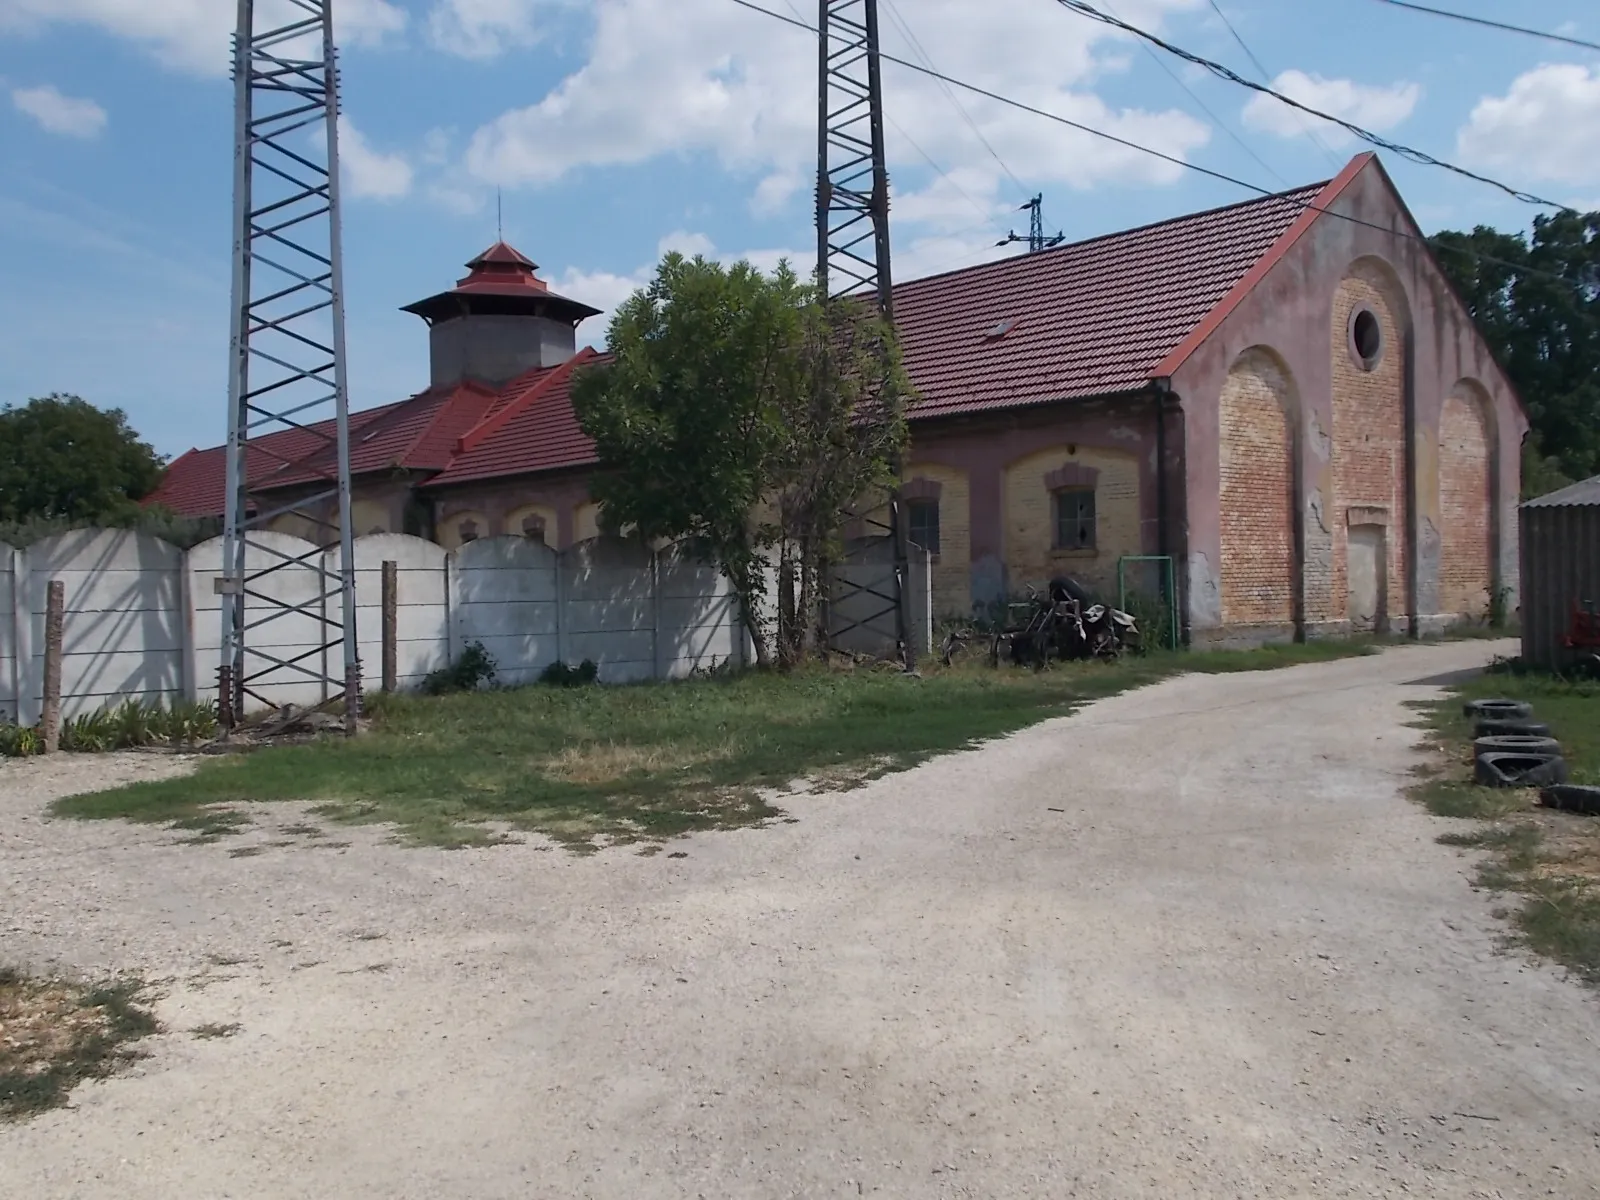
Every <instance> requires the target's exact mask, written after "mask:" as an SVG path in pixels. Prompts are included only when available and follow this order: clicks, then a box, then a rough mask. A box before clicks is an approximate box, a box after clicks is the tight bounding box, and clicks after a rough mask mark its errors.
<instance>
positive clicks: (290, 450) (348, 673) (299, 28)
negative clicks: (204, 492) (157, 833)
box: [217, 0, 361, 732]
mask: <svg viewBox="0 0 1600 1200" xmlns="http://www.w3.org/2000/svg"><path fill="white" fill-rule="evenodd" d="M238 6H239V7H238V28H237V32H236V33H235V35H234V47H233V84H234V119H235V126H234V188H233V202H234V221H233V305H232V330H231V338H230V343H229V378H228V446H227V483H226V486H227V498H226V510H225V513H224V521H225V529H224V533H223V573H222V576H221V578H220V579H218V581H217V591H218V592H219V593H220V594H221V597H222V655H221V657H222V661H221V668H220V670H219V672H218V702H219V708H220V710H221V716H222V718H223V724H224V727H225V728H226V727H231V726H232V725H233V724H234V723H235V722H237V721H238V720H239V719H240V717H241V716H242V715H243V712H244V705H245V700H246V697H249V698H252V699H254V700H257V701H258V702H260V703H262V704H265V705H268V706H272V707H277V705H274V704H273V701H272V700H271V699H270V698H269V697H268V695H266V694H265V693H264V691H263V689H264V688H267V687H271V686H273V685H280V684H287V683H298V684H302V685H310V686H309V687H308V688H306V689H304V690H306V691H309V692H310V693H312V694H313V695H316V696H318V697H319V700H318V702H319V703H324V704H325V703H327V702H329V701H333V700H336V699H338V698H340V697H341V696H342V698H343V708H344V718H345V729H346V731H347V732H354V729H355V719H356V716H357V715H358V712H359V706H360V682H361V672H360V663H359V659H358V657H357V642H356V624H355V560H354V557H353V554H352V531H351V519H350V424H349V398H348V392H347V390H346V386H345V331H344V278H343V266H342V262H341V253H340V226H339V214H340V206H339V138H338V117H339V96H338V92H339V86H338V65H337V60H336V54H335V50H334V37H333V11H332V9H333V0H278V2H273V0H263V2H262V3H261V4H260V5H259V6H258V5H257V4H256V3H255V0H238ZM258 8H259V12H260V14H262V15H261V17H260V18H259V19H258ZM267 434H280V435H282V436H279V437H275V438H272V439H271V440H270V441H262V438H263V436H264V435H267ZM285 518H293V520H291V521H289V522H288V524H290V525H292V526H294V527H295V528H296V530H297V531H299V532H302V533H304V534H310V535H311V540H312V541H313V542H314V543H315V544H316V548H315V549H314V550H310V551H306V552H303V553H289V552H286V551H285V550H283V549H281V548H280V547H279V546H277V545H275V544H273V542H274V539H272V538H268V537H263V536H262V534H263V532H264V531H266V530H268V529H271V528H273V527H275V526H276V527H279V528H281V527H282V526H283V524H284V523H285ZM333 546H337V547H338V551H339V553H338V566H337V567H336V568H335V567H330V566H329V564H328V559H329V555H328V553H327V551H328V549H329V548H331V547H333ZM307 630H310V631H311V632H309V633H308V632H307Z"/></svg>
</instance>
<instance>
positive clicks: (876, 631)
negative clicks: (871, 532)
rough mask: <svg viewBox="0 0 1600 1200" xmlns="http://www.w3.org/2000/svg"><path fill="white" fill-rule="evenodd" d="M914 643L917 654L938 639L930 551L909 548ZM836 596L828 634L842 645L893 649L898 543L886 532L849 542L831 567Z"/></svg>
mask: <svg viewBox="0 0 1600 1200" xmlns="http://www.w3.org/2000/svg"><path fill="white" fill-rule="evenodd" d="M908 566H909V568H910V570H909V578H908V580H907V586H908V587H909V589H910V592H911V597H910V609H911V630H910V636H911V644H912V646H913V648H915V650H916V652H917V653H918V654H926V653H928V648H929V647H930V646H931V645H932V644H933V595H932V591H931V589H930V587H929V579H930V576H931V575H932V570H931V560H930V558H929V555H928V552H927V551H926V550H923V549H922V548H920V547H918V546H912V547H911V548H910V557H909V561H908ZM831 584H832V586H831V588H830V592H831V595H832V600H831V602H830V603H829V605H828V625H829V630H828V632H829V637H830V640H831V641H832V643H833V644H834V645H835V646H836V647H837V648H839V649H841V650H848V651H851V652H853V653H856V654H874V655H888V654H892V653H893V652H894V644H895V613H894V608H893V605H892V604H891V603H890V601H889V600H887V599H885V598H884V597H886V596H892V595H893V591H894V548H893V546H892V545H891V544H890V542H889V539H888V538H886V537H876V538H860V539H857V540H855V541H853V542H851V543H849V544H848V545H847V546H846V547H845V555H844V557H843V558H842V559H841V560H840V561H839V562H837V563H835V564H834V565H833V567H832V570H831Z"/></svg>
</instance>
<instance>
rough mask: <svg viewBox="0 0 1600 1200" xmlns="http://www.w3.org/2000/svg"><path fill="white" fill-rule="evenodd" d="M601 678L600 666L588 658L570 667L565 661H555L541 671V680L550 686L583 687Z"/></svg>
mask: <svg viewBox="0 0 1600 1200" xmlns="http://www.w3.org/2000/svg"><path fill="white" fill-rule="evenodd" d="M599 678H600V668H599V666H598V665H596V663H595V662H594V660H592V659H588V658H586V659H584V660H583V661H582V662H581V663H579V664H578V665H577V666H575V667H569V666H567V664H566V663H564V662H553V663H551V664H550V665H549V666H548V667H546V668H545V669H544V670H543V671H540V672H539V682H540V683H543V684H547V685H548V686H550V687H583V686H585V685H586V684H590V683H593V682H594V681H595V680H597V679H599Z"/></svg>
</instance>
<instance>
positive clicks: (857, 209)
mask: <svg viewBox="0 0 1600 1200" xmlns="http://www.w3.org/2000/svg"><path fill="white" fill-rule="evenodd" d="M818 5H819V11H818V19H817V31H818V33H817V46H818V55H817V57H818V64H817V75H818V80H817V286H818V290H819V291H821V293H822V294H823V295H824V296H825V297H827V299H828V300H829V302H830V303H864V304H873V305H875V306H876V308H877V310H878V312H880V313H881V314H882V316H883V319H884V320H885V322H887V323H888V324H889V326H890V327H891V328H892V327H893V324H894V294H893V288H894V282H893V275H892V273H891V271H890V263H889V171H888V166H887V163H886V160H885V155H884V145H883V77H882V71H881V62H880V58H879V40H878V0H818ZM897 402H898V401H897ZM893 467H894V477H895V486H894V487H893V488H891V490H890V493H889V497H888V520H887V522H886V523H883V522H878V521H876V520H871V519H870V518H869V520H870V523H871V524H873V525H875V526H877V527H878V528H880V529H882V530H884V531H885V532H886V533H887V534H888V537H889V540H890V543H891V544H892V546H893V550H894V570H893V573H892V576H891V579H890V583H889V585H888V587H887V588H884V589H881V590H880V589H877V588H872V587H863V586H857V585H853V584H848V585H847V584H841V586H840V589H839V591H840V595H839V597H838V598H839V599H844V598H846V596H849V595H862V594H864V595H870V596H871V597H873V598H874V599H876V600H878V601H880V602H881V607H879V608H875V609H874V610H873V611H872V612H871V613H869V614H867V615H864V616H863V617H862V618H861V619H860V620H858V621H854V622H852V623H851V628H855V627H857V626H860V625H867V624H870V623H872V622H874V621H877V620H880V619H882V618H883V617H885V616H888V615H889V614H890V613H893V615H894V628H895V642H896V649H897V653H898V656H899V658H900V660H901V662H902V663H903V664H904V666H905V669H906V670H908V671H910V670H913V669H914V668H915V667H916V648H915V646H914V645H913V644H912V641H911V636H910V629H911V620H910V615H911V614H910V588H909V587H908V586H907V578H908V576H907V572H908V570H909V564H908V555H907V545H906V529H905V520H904V514H903V513H902V511H901V504H900V490H899V486H898V485H899V478H900V467H901V464H900V463H899V461H898V460H897V461H896V462H895V463H894V464H893ZM839 632H841V633H842V632H847V631H839Z"/></svg>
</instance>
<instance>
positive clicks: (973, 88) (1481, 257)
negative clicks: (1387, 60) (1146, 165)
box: [731, 0, 1581, 287]
mask: <svg viewBox="0 0 1600 1200" xmlns="http://www.w3.org/2000/svg"><path fill="white" fill-rule="evenodd" d="M731 2H732V3H734V4H737V5H738V6H739V7H740V8H747V9H749V10H750V11H751V12H758V13H761V14H762V15H763V16H767V17H771V18H773V19H774V20H777V21H782V22H783V23H784V24H785V25H793V26H794V27H795V28H797V29H804V30H806V31H807V32H808V33H811V34H815V33H816V32H817V29H816V26H814V25H808V24H806V22H805V21H803V20H800V19H798V18H796V17H786V16H784V15H783V14H782V13H780V12H774V11H773V10H772V9H770V8H763V7H762V6H761V5H759V4H756V3H755V2H754V0H731ZM879 57H880V58H881V59H882V60H883V61H884V62H892V63H894V64H895V65H896V66H899V67H905V68H906V69H908V70H911V71H918V72H920V73H922V74H924V75H927V74H932V73H933V72H931V71H930V69H929V68H927V67H924V66H920V65H919V64H917V63H913V62H907V61H906V60H905V59H903V58H896V57H895V56H894V55H892V54H881V53H880V54H879ZM944 78H945V81H946V82H947V83H949V84H951V85H952V86H954V87H958V88H961V89H963V90H965V91H969V92H973V93H975V94H976V95H979V96H984V97H987V98H988V99H990V100H995V101H998V102H999V103H1001V104H1004V105H1007V106H1009V107H1011V108H1015V109H1018V110H1019V111H1021V112H1025V113H1031V114H1033V115H1034V116H1036V117H1043V118H1044V119H1045V120H1047V121H1054V122H1055V123H1056V124H1058V125H1065V126H1067V127H1069V128H1071V129H1076V130H1079V131H1080V132H1082V133H1087V134H1089V135H1091V136H1093V137H1097V138H1100V139H1102V140H1104V141H1108V142H1112V143H1115V144H1116V145H1118V146H1125V147H1127V148H1128V149H1130V150H1137V151H1138V152H1139V153H1141V154H1147V155H1149V156H1150V157H1151V158H1158V159H1161V160H1162V161H1163V162H1169V163H1172V164H1173V165H1174V166H1178V167H1182V168H1183V169H1184V170H1187V171H1193V172H1195V173H1196V174H1198V175H1206V176H1209V177H1210V178H1212V179H1217V180H1221V181H1222V182H1223V183H1231V184H1232V185H1233V186H1234V187H1240V188H1244V189H1245V190H1246V191H1249V192H1254V193H1256V195H1258V196H1268V197H1271V196H1282V195H1284V193H1282V192H1274V191H1273V190H1272V189H1271V188H1264V187H1262V186H1261V185H1260V184H1256V183H1251V182H1249V181H1248V180H1245V179H1240V178H1238V177H1237V176H1234V175H1229V174H1227V173H1226V172H1224V171H1218V170H1214V169H1213V168H1211V167H1203V166H1201V165H1200V164H1199V163H1192V162H1187V161H1185V160H1184V159H1181V158H1177V157H1175V156H1173V155H1171V154H1166V153H1164V152H1163V151H1160V150H1156V149H1153V148H1152V147H1149V146H1141V145H1140V144H1139V143H1138V142H1133V141H1129V140H1128V139H1127V138H1121V137H1118V136H1117V135H1116V134H1114V133H1106V132H1105V131H1104V130H1102V129H1095V128H1094V127H1093V126H1091V125H1083V124H1080V123H1079V122H1077V121H1073V120H1070V119H1068V118H1067V117H1063V116H1060V115H1059V114H1057V113H1053V112H1050V111H1048V110H1046V109H1042V108H1036V107H1034V106H1033V105H1031V104H1026V103H1024V102H1023V101H1021V100H1013V99H1012V98H1011V97H1010V96H1005V95H1002V94H1001V93H999V92H992V91H990V90H989V89H988V88H985V87H980V86H979V85H977V84H975V83H968V82H967V81H966V80H964V79H957V78H955V77H954V76H948V75H947V76H945V77H944ZM1497 186H1500V187H1504V186H1505V185H1504V184H1499V185H1497ZM1285 198H1287V197H1285ZM1290 203H1292V204H1296V205H1298V206H1299V208H1300V210H1301V211H1302V212H1315V213H1320V214H1322V215H1324V216H1329V217H1334V218H1336V219H1338V220H1341V221H1348V222H1349V223H1350V224H1352V225H1360V226H1362V227H1364V228H1366V229H1375V230H1377V231H1378V232H1379V233H1386V234H1388V235H1390V236H1391V237H1397V238H1403V239H1405V240H1407V241H1413V242H1421V243H1422V244H1423V245H1425V246H1429V247H1430V249H1431V248H1432V244H1431V243H1430V242H1429V241H1428V239H1427V238H1425V237H1423V236H1422V235H1421V234H1416V233H1406V232H1405V231H1404V230H1400V229H1394V228H1391V227H1390V226H1388V225H1379V224H1378V223H1377V222H1375V221H1366V220H1363V219H1362V218H1360V217H1353V216H1351V215H1350V214H1349V213H1342V212H1338V211H1337V210H1335V209H1331V208H1322V207H1320V206H1319V205H1316V204H1313V203H1311V202H1310V201H1309V200H1291V201H1290ZM1559 207H1563V208H1564V211H1567V212H1573V211H1574V210H1572V209H1568V208H1565V207H1564V206H1559ZM1448 249H1450V251H1451V252H1452V253H1456V254H1464V255H1467V256H1468V257H1471V258H1473V259H1475V260H1476V261H1478V262H1487V263H1493V264H1494V265H1496V266H1501V267H1506V268H1508V269H1510V270H1513V271H1516V272H1518V273H1519V274H1523V275H1530V276H1534V277H1537V278H1542V279H1550V280H1556V281H1559V282H1561V283H1565V284H1568V285H1570V286H1573V287H1580V286H1581V284H1579V283H1578V282H1576V281H1574V280H1572V279H1569V278H1568V277H1567V276H1565V275H1558V274H1556V273H1555V272H1554V271H1541V270H1539V269H1537V268H1535V267H1528V266H1524V265H1523V264H1521V263H1514V262H1511V261H1509V260H1507V259H1503V258H1496V257H1494V256H1493V255H1489V254H1483V253H1481V252H1479V251H1476V250H1465V249H1460V248H1457V247H1449V248H1448Z"/></svg>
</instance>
